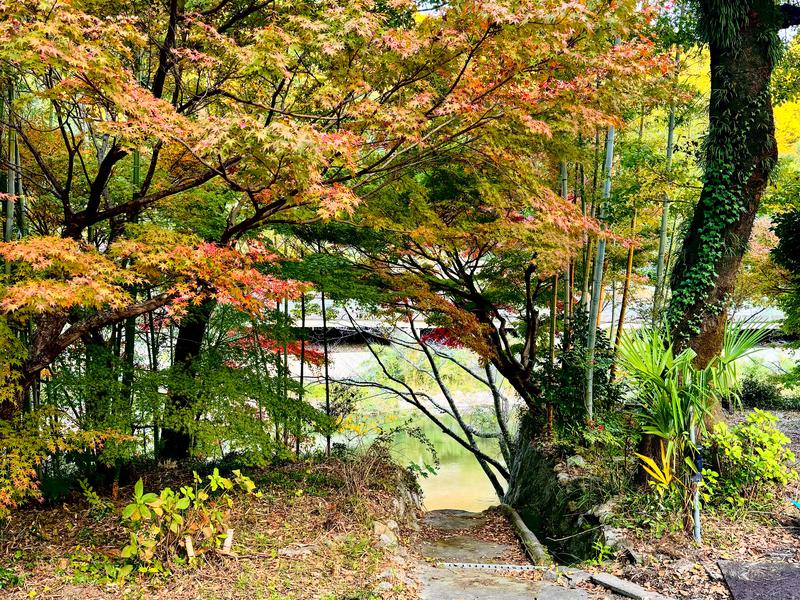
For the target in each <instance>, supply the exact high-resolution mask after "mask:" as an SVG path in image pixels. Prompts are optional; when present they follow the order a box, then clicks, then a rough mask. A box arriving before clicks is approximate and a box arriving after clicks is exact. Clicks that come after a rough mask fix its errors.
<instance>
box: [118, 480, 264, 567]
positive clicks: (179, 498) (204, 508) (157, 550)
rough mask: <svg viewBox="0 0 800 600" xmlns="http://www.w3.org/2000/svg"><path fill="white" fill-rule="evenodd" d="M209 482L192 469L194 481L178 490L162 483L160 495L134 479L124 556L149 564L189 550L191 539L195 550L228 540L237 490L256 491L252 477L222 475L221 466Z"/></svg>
mask: <svg viewBox="0 0 800 600" xmlns="http://www.w3.org/2000/svg"><path fill="white" fill-rule="evenodd" d="M207 479H208V483H206V484H205V485H201V484H202V483H203V479H202V478H201V477H200V476H199V475H198V474H197V473H195V474H194V486H183V487H181V488H180V490H179V491H178V492H175V491H173V490H172V489H170V488H168V487H167V488H164V489H163V490H161V492H160V493H159V494H154V493H152V492H150V493H145V492H144V485H143V484H142V480H141V479H140V480H139V481H137V482H136V485H135V486H134V492H133V502H131V503H130V504H128V505H127V506H126V507H125V508H124V509H123V511H122V517H123V519H124V522H125V526H126V528H127V529H128V533H129V535H130V542H129V543H128V544H127V545H126V546H125V547H124V548H123V549H122V554H121V556H122V558H127V559H134V560H136V561H138V562H140V563H144V564H149V563H151V562H153V561H155V560H165V561H169V560H171V559H172V558H174V557H175V556H177V554H178V552H179V548H181V547H182V548H183V549H184V551H186V552H188V551H187V540H189V542H190V543H191V545H192V548H193V550H194V552H195V553H197V554H201V553H203V552H205V551H207V550H211V549H216V548H219V547H220V546H221V545H222V543H223V542H224V540H225V538H226V535H227V533H226V532H227V530H228V525H227V520H228V516H229V513H230V510H231V509H232V508H233V506H234V498H235V493H236V492H237V491H239V492H243V493H246V494H255V495H260V493H256V491H255V487H256V486H255V484H254V483H253V481H252V480H251V479H250V478H249V477H247V476H245V475H242V474H241V473H240V472H239V471H233V478H232V479H229V478H227V477H222V476H221V475H220V474H219V470H218V469H214V472H213V473H212V474H211V475H209V476H208V477H207Z"/></svg>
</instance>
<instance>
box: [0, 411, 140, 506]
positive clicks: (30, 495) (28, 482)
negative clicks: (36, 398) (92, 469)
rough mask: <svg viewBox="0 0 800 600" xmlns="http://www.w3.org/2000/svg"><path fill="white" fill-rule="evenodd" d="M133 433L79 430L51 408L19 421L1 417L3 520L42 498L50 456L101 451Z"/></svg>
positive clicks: (0, 461) (0, 468) (1, 500)
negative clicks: (40, 476)
mask: <svg viewBox="0 0 800 600" xmlns="http://www.w3.org/2000/svg"><path fill="white" fill-rule="evenodd" d="M129 438H130V436H126V435H122V434H120V433H118V432H116V431H113V430H108V431H76V430H74V429H71V428H70V427H69V424H67V423H65V422H64V419H63V417H62V416H61V414H60V413H58V412H56V411H54V410H51V409H49V408H45V409H41V410H38V411H35V412H31V413H28V414H26V415H24V416H23V417H21V418H20V419H18V420H17V421H16V422H13V423H12V422H9V421H3V420H0V440H2V446H3V447H2V452H0V519H3V518H5V517H6V516H7V515H8V513H9V512H10V511H11V510H12V509H14V508H16V507H18V506H19V505H21V504H24V503H25V502H27V501H29V500H34V499H39V498H41V497H42V494H41V490H40V488H39V481H38V472H39V471H40V470H41V467H42V465H44V464H45V463H46V461H47V459H48V457H49V456H52V455H54V454H66V453H71V452H99V451H100V449H101V448H102V447H103V446H104V444H106V443H108V442H110V441H113V440H118V441H125V440H127V439H129Z"/></svg>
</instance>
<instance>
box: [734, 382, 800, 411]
mask: <svg viewBox="0 0 800 600" xmlns="http://www.w3.org/2000/svg"><path fill="white" fill-rule="evenodd" d="M740 399H741V403H742V405H743V406H746V407H747V408H760V409H763V410H798V409H800V396H798V395H796V394H795V395H792V396H786V395H784V394H783V392H782V390H781V386H780V385H779V384H778V382H777V381H775V379H774V378H772V377H769V376H757V375H754V374H750V375H747V376H746V377H745V378H744V380H743V381H742V384H741V392H740Z"/></svg>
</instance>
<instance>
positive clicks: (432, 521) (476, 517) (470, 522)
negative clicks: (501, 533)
mask: <svg viewBox="0 0 800 600" xmlns="http://www.w3.org/2000/svg"><path fill="white" fill-rule="evenodd" d="M422 522H423V523H424V524H425V525H427V526H428V527H433V528H434V529H441V530H443V531H458V530H461V529H473V528H475V527H480V526H481V525H483V524H485V523H486V515H484V514H483V513H476V512H469V511H466V510H455V509H440V510H431V511H428V512H427V513H425V516H424V517H423V518H422Z"/></svg>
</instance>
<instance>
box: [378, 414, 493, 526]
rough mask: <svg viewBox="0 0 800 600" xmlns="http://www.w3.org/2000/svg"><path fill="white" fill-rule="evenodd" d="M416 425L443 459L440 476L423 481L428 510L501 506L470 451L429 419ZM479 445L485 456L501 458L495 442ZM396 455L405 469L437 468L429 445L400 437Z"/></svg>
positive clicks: (430, 476)
mask: <svg viewBox="0 0 800 600" xmlns="http://www.w3.org/2000/svg"><path fill="white" fill-rule="evenodd" d="M453 424H454V423H453ZM414 425H415V426H418V427H419V429H421V430H422V432H423V433H424V434H425V437H426V438H427V439H428V441H430V442H431V443H432V444H433V446H434V447H435V448H436V454H437V456H438V457H439V469H438V470H437V472H436V474H435V475H429V476H428V477H425V478H423V477H420V478H419V482H420V486H421V487H422V492H423V502H424V504H425V508H426V509H428V510H435V509H438V508H457V509H461V510H469V511H476V512H478V511H482V510H484V509H486V508H488V507H490V506H496V505H497V504H499V503H500V500H499V499H498V498H497V495H496V494H495V493H494V489H493V488H492V485H491V484H490V483H489V480H488V479H487V478H486V475H485V474H484V472H483V470H482V469H481V467H480V465H479V464H478V461H477V460H476V459H475V457H474V456H473V455H472V454H471V453H470V452H469V451H468V450H466V449H465V448H464V447H463V446H461V445H460V444H459V443H458V442H456V441H455V440H454V439H453V438H451V437H450V436H448V435H446V434H445V433H443V432H442V431H441V430H440V429H439V428H438V427H437V426H436V425H434V424H433V423H431V422H430V421H428V420H427V419H415V421H414ZM448 425H450V422H448ZM478 445H479V446H480V448H481V450H482V451H483V452H485V453H487V454H489V455H490V456H492V457H494V458H500V452H499V449H498V448H497V443H496V442H495V441H494V440H486V439H480V440H478ZM392 452H393V454H394V456H395V458H396V459H397V461H398V462H399V463H400V464H402V465H410V464H416V465H419V466H421V467H422V466H424V465H426V464H433V459H432V456H431V453H430V451H429V450H428V448H427V447H426V446H425V444H424V443H422V442H421V441H419V440H417V439H415V438H414V437H412V436H409V435H399V436H398V437H397V439H396V441H395V443H394V444H393V448H392ZM501 460H502V459H501Z"/></svg>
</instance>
